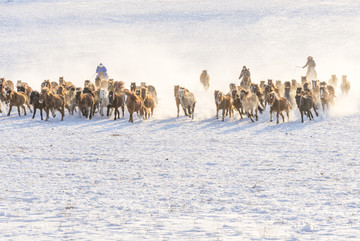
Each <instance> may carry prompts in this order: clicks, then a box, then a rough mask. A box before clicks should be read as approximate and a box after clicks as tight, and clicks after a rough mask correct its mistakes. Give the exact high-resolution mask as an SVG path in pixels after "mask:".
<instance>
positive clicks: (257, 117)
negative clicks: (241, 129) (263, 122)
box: [255, 108, 259, 121]
mask: <svg viewBox="0 0 360 241" xmlns="http://www.w3.org/2000/svg"><path fill="white" fill-rule="evenodd" d="M255 117H256V121H258V119H259V116H258V109H257V108H256V109H255Z"/></svg>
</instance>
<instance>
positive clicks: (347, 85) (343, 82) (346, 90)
mask: <svg viewBox="0 0 360 241" xmlns="http://www.w3.org/2000/svg"><path fill="white" fill-rule="evenodd" d="M346 77H347V76H346V75H343V76H342V79H341V85H340V89H341V92H342V93H343V94H345V95H347V94H348V93H349V90H350V87H351V85H350V81H348V80H347V79H346Z"/></svg>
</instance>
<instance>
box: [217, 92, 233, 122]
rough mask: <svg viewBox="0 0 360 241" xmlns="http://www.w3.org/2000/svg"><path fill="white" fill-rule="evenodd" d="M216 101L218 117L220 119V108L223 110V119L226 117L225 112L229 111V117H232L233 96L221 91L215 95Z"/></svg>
mask: <svg viewBox="0 0 360 241" xmlns="http://www.w3.org/2000/svg"><path fill="white" fill-rule="evenodd" d="M215 98H216V99H215V101H216V103H217V108H216V119H219V110H220V109H221V110H222V121H224V119H225V112H228V113H229V117H230V118H231V112H232V102H233V100H232V97H231V96H227V95H224V94H223V93H222V92H221V91H219V92H218V93H217V95H216V96H215Z"/></svg>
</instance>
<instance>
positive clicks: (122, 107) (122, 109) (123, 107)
mask: <svg viewBox="0 0 360 241" xmlns="http://www.w3.org/2000/svg"><path fill="white" fill-rule="evenodd" d="M121 111H122V117H124V112H125V106H124V105H122V106H121ZM119 118H120V117H119Z"/></svg>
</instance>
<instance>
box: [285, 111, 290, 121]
mask: <svg viewBox="0 0 360 241" xmlns="http://www.w3.org/2000/svg"><path fill="white" fill-rule="evenodd" d="M286 116H287V118H288V121H290V116H289V108H287V109H286Z"/></svg>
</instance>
